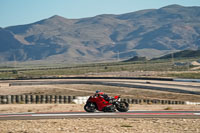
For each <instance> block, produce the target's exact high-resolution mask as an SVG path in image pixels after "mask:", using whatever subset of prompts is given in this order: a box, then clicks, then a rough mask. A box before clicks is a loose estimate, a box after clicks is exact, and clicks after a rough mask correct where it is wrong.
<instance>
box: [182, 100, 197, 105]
mask: <svg viewBox="0 0 200 133" xmlns="http://www.w3.org/2000/svg"><path fill="white" fill-rule="evenodd" d="M185 104H187V105H200V102H189V101H186V102H185Z"/></svg>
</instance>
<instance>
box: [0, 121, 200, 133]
mask: <svg viewBox="0 0 200 133" xmlns="http://www.w3.org/2000/svg"><path fill="white" fill-rule="evenodd" d="M0 132H1V133H99V132H100V133H199V132H200V119H138V118H134V119H133V118H130V119H129V118H128V119H116V118H109V119H102V118H101V119H59V120H58V119H53V120H27V121H25V120H21V121H16V120H13V121H1V122H0Z"/></svg>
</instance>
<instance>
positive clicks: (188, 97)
mask: <svg viewBox="0 0 200 133" xmlns="http://www.w3.org/2000/svg"><path fill="white" fill-rule="evenodd" d="M42 81H44V82H45V81H50V82H54V81H70V80H64V79H63V80H61V79H59V80H32V81H31V82H42ZM72 81H78V80H72ZM81 81H82V80H81ZM85 81H87V80H85ZM94 81H104V80H94ZM114 81H115V82H116V80H110V82H114ZM4 82H7V81H4ZM9 82H14V81H9ZM22 82H30V81H22ZM117 82H119V83H120V82H124V83H126V84H133V85H145V86H158V85H157V84H158V83H161V84H162V85H159V86H162V87H163V88H165V87H172V88H174V87H176V88H177V89H180V90H190V91H197V92H198V91H200V90H199V89H198V88H197V87H199V86H200V83H193V82H192V83H188V82H184V83H182V82H181V83H180V82H170V81H151V83H150V84H149V83H148V84H147V83H146V82H147V81H146V80H144V81H140V80H117ZM148 82H149V81H148ZM173 84H175V85H176V84H179V85H180V84H181V85H185V86H186V87H180V86H173ZM169 85H170V86H169ZM188 86H196V88H192V87H191V88H190V87H188ZM96 90H102V91H104V92H105V93H107V94H109V95H111V96H115V95H121V97H122V98H123V97H124V98H134V99H162V100H177V101H191V102H199V101H200V95H193V94H184V93H174V92H167V91H158V90H150V89H141V88H140V89H139V88H128V87H120V86H106V85H94V84H92V85H88V84H52V85H23V86H3V87H1V88H0V95H26V94H27V95H29V94H33V95H66V96H69V95H71V96H89V95H92V94H94V92H95V91H96Z"/></svg>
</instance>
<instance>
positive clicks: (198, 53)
mask: <svg viewBox="0 0 200 133" xmlns="http://www.w3.org/2000/svg"><path fill="white" fill-rule="evenodd" d="M172 54H173V58H191V57H200V50H183V51H179V52H175V53H171V54H167V55H164V56H162V57H160V58H155V59H171V58H172Z"/></svg>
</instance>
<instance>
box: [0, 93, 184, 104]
mask: <svg viewBox="0 0 200 133" xmlns="http://www.w3.org/2000/svg"><path fill="white" fill-rule="evenodd" d="M87 98H88V96H86V97H78V96H63V95H0V104H67V103H76V104H85V103H86V101H87ZM121 100H122V101H126V102H128V103H129V104H186V102H185V101H172V100H160V99H131V98H121Z"/></svg>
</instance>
